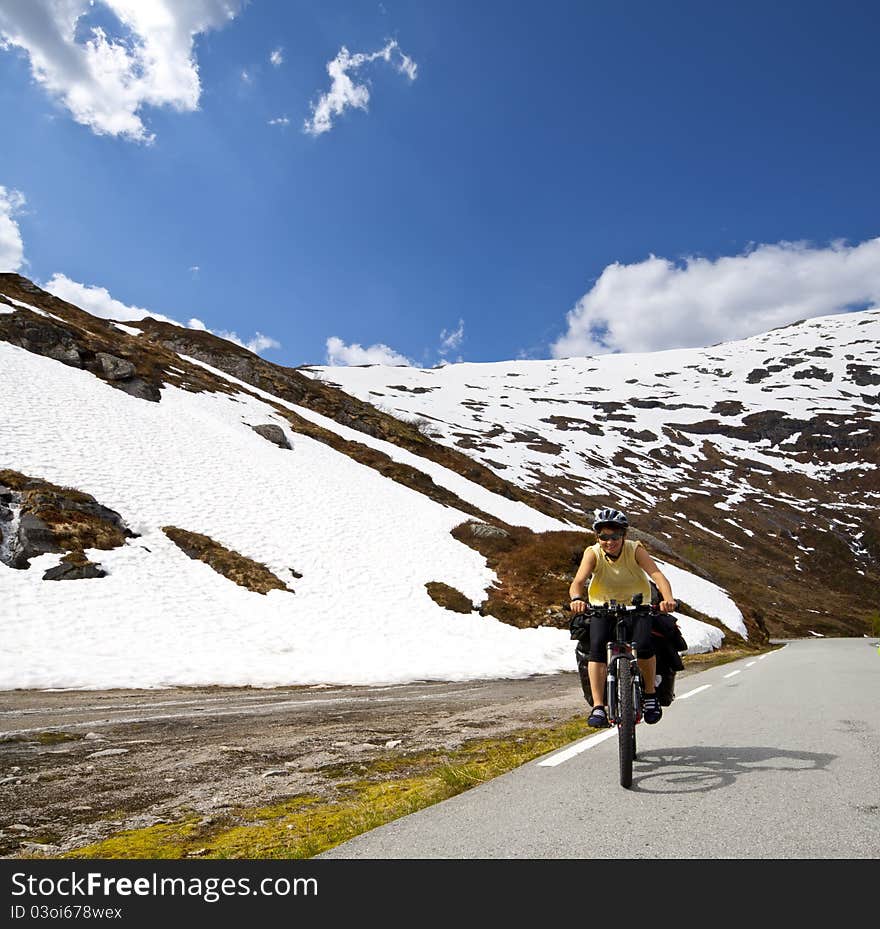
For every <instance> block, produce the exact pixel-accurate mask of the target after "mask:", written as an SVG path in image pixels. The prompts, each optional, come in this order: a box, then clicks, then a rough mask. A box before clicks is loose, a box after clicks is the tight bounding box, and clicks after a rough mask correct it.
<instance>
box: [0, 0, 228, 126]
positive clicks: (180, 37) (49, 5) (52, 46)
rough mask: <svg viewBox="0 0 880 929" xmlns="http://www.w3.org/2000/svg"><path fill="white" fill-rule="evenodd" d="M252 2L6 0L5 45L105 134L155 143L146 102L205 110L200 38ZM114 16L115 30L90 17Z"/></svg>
mask: <svg viewBox="0 0 880 929" xmlns="http://www.w3.org/2000/svg"><path fill="white" fill-rule="evenodd" d="M243 2H244V0H92V2H90V0H5V2H3V3H2V4H0V47H2V48H7V49H8V48H10V47H15V48H20V49H22V50H23V51H24V52H25V53H26V54H27V56H28V58H29V59H30V65H31V73H32V75H33V77H34V80H35V81H36V82H37V83H38V84H40V85H42V86H43V87H44V88H45V89H46V91H47V92H48V93H49V94H50V96H52V97H54V98H57V99H58V100H59V101H60V102H61V103H62V104H63V106H65V107H66V108H67V109H68V110H69V111H70V113H71V115H72V116H73V118H74V119H75V120H76V121H77V122H78V123H81V124H83V125H84V126H88V127H89V128H90V129H91V130H92V131H93V132H94V133H96V134H97V135H112V136H121V137H123V138H127V139H132V140H134V141H138V142H147V143H149V142H151V141H152V140H153V138H154V137H153V134H152V133H151V132H149V130H148V129H147V128H146V126H145V125H144V123H143V122H142V120H141V115H140V113H141V111H142V109H143V108H144V107H145V106H154V107H158V106H170V107H172V108H173V109H175V110H177V111H179V112H191V111H194V110H197V109H198V105H199V96H200V94H201V84H200V82H199V71H198V65H197V64H196V61H195V54H194V40H195V37H196V36H198V35H200V34H201V33H203V32H207V31H208V30H211V29H218V28H221V27H222V26H223V25H224V24H225V23H227V22H229V21H230V20H231V19H233V18H234V17H235V16H236V14H237V13H238V12H239V10H240V9H241V6H242V3H243ZM107 11H109V12H110V13H112V14H113V15H114V16H115V18H116V20H117V22H116V26H117V27H118V29H114V33H113V34H112V35H110V34H108V33H107V31H106V29H105V27H106V21H105V17H104V16H102V21H104V26H98V25H96V24H95V23H94V22H90V16H91V14H92V13H100V14H106V13H107Z"/></svg>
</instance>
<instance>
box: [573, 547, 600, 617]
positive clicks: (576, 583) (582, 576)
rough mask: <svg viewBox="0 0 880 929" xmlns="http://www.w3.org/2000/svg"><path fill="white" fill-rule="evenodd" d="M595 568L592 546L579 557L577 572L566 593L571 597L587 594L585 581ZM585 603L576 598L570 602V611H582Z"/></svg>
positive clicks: (594, 554)
mask: <svg viewBox="0 0 880 929" xmlns="http://www.w3.org/2000/svg"><path fill="white" fill-rule="evenodd" d="M595 569H596V553H595V552H594V551H593V549H592V548H588V549H587V550H586V551H585V552H584V557H583V558H581V564H580V567H579V568H578V569H577V574H575V576H574V580H573V581H572V582H571V586H570V587H569V588H568V595H569V596H570V597H572V598H574V597H584V598H586V595H587V581H588V580H589V578H590V575H591V574H592V573H593V571H595ZM586 607H587V605H586V603H583V602H581V601H580V600H577V601H575V602H573V603H572V604H571V611H572V613H583V611H584V610H585V609H586Z"/></svg>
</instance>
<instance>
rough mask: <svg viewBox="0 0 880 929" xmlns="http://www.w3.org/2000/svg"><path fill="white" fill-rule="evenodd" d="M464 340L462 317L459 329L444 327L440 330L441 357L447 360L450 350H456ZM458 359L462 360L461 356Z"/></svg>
mask: <svg viewBox="0 0 880 929" xmlns="http://www.w3.org/2000/svg"><path fill="white" fill-rule="evenodd" d="M463 340H464V320H463V319H460V320H459V321H458V328H457V329H443V330H442V331H441V332H440V350H439V351H440V357H441V358H443V359H444V360H445V359H446V356H447V355H448V354H449V353H450V352H454V351H455V350H456V349H457V348H461V343H462V341H463ZM458 360H459V361H461V358H460V357H459V359H458Z"/></svg>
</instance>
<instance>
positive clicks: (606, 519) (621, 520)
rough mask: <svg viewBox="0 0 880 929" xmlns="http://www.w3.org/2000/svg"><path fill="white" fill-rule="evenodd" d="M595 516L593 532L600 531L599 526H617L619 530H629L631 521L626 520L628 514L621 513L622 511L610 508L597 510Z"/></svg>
mask: <svg viewBox="0 0 880 929" xmlns="http://www.w3.org/2000/svg"><path fill="white" fill-rule="evenodd" d="M594 516H595V519H594V521H593V532H596V531H598V529H599V526H617V527H618V528H619V529H629V520H628V519H627V518H626V514H625V513H621V512H620V510H612V509H610V508H606V509H603V510H596V511H595V513H594Z"/></svg>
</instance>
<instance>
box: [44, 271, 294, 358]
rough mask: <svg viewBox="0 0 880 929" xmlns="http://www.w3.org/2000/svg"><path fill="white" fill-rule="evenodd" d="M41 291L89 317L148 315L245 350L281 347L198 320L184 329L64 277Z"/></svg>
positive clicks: (59, 276) (55, 278) (259, 335)
mask: <svg viewBox="0 0 880 929" xmlns="http://www.w3.org/2000/svg"><path fill="white" fill-rule="evenodd" d="M42 286H43V289H44V290H48V291H49V293H51V294H55V296H56V297H60V298H61V299H62V300H66V301H67V302H68V303H72V304H73V305H74V306H78V307H79V308H80V309H82V310H85V311H86V312H87V313H91V314H92V316H100V317H101V318H102V319H112V320H115V321H117V322H133V321H137V320H140V319H145V318H146V317H147V316H151V317H152V318H153V319H157V320H159V321H160V322H163V323H171V324H172V325H174V326H181V328H188V329H197V330H199V331H202V332H210V333H211V334H212V335H216V336H217V337H218V338H221V339H226V340H227V341H228V342H234V343H235V344H236V345H240V346H241V347H242V348H246V349H247V350H248V351H251V352H254V353H255V354H260V353H261V352H263V351H265V350H266V349H269V348H281V344H280V343H279V342H277V341H276V340H275V339H272V338H270V337H269V336H265V335H263V333H262V332H258V333H257V334H256V335H255V336H254V337H253V338H252V339H251V340H250V341H248V342H245V341H244V340H243V339H240V338H239V337H238V335H236V333H234V332H215V331H214V330H213V329H209V328H208V327H207V326H206V325H205V324H204V323H203V322H202V321H201V320H200V319H198V318H196V317H193V318H192V319H190V320H189V322H188V323H187V324H186V326H185V327H184V326H183V325H182V324H181V323H179V322H177V320H175V319H171V318H170V317H168V316H163V315H162V314H161V313H153V312H152V311H151V310H147V309H144V308H143V307H141V306H128V305H127V304H125V303H122V301H120V300H116V299H115V298H114V297H111V296H110V292H109V291H108V290H107V288H106V287H94V286H91V285H88V284H80V283H79V282H78V281H72V280H71V279H70V278H69V277H67V276H66V275H64V274H54V275H53V276H52V279H51V280H50V281H48V282H47V283H45V284H43V285H42Z"/></svg>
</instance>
